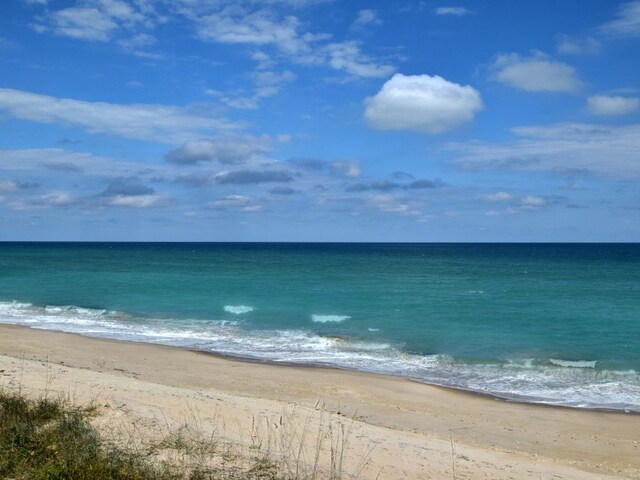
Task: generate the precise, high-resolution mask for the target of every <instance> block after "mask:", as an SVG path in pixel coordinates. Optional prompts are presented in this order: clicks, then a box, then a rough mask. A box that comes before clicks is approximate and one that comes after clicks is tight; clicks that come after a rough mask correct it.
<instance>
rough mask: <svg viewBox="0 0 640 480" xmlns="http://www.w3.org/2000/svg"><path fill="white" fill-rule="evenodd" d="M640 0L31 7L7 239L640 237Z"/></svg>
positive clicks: (108, 2) (3, 219) (7, 67)
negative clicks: (616, 0) (627, 0)
mask: <svg viewBox="0 0 640 480" xmlns="http://www.w3.org/2000/svg"><path fill="white" fill-rule="evenodd" d="M639 58H640V1H638V0H636V1H631V2H614V1H601V0H598V1H590V0H563V1H562V2H557V1H535V2H534V1H517V2H516V1H513V0H505V1H499V0H491V1H488V0H487V1H473V2H472V1H467V2H446V1H435V0H434V1H409V0H407V1H394V2H388V1H369V2H362V1H355V0H353V1H347V0H265V1H257V0H235V1H231V0H77V1H71V0H8V1H4V2H2V4H1V5H0V69H1V72H2V75H0V225H2V228H1V229H0V240H109V241H110V240H164V241H417V242H429V241H634V242H637V241H640V187H639V183H638V181H639V179H640V62H639V61H638V59H639Z"/></svg>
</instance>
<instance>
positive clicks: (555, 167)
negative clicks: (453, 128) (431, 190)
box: [448, 123, 640, 178]
mask: <svg viewBox="0 0 640 480" xmlns="http://www.w3.org/2000/svg"><path fill="white" fill-rule="evenodd" d="M512 132H513V133H514V134H515V135H516V137H519V138H516V139H515V140H512V141H507V142H496V143H488V142H466V143H451V144H449V145H448V149H449V150H451V151H452V152H454V153H455V154H456V158H455V163H456V164H457V165H458V166H459V167H461V168H463V169H467V170H473V169H486V168H490V169H514V170H529V171H547V172H555V173H558V174H562V175H566V173H567V172H580V173H581V174H592V175H602V176H610V177H615V178H628V177H640V162H638V152H640V124H635V125H624V126H615V125H613V126H612V125H597V124H581V123H562V124H553V125H546V126H530V127H519V128H514V129H512Z"/></svg>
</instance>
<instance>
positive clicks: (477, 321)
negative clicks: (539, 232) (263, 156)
mask: <svg viewBox="0 0 640 480" xmlns="http://www.w3.org/2000/svg"><path fill="white" fill-rule="evenodd" d="M0 322H4V323H16V324H23V325H30V326H32V327H37V328H47V329H57V330H65V331H73V332H79V333H83V334H86V335H95V336H105V337H111V338H120V339H130V340H141V341H149V342H159V343H167V344H172V345H181V346H189V347H195V348H202V349H206V350H210V351H215V352H220V353H226V354H231V355H237V356H243V357H251V358H260V359H265V360H270V361H276V362H278V361H286V362H297V363H313V364H324V365H334V366H339V367H346V368H354V369H360V370H366V371H374V372H380V373H388V374H394V375H402V376H407V377H411V378H416V379H419V380H423V381H426V382H430V383H436V384H442V385H448V386H453V387H457V388H463V389H469V390H473V391H479V392H484V393H489V394H493V395H498V396H502V397H506V398H511V399H516V400H522V401H531V402H545V403H553V404H563V405H570V406H583V407H595V408H613V409H627V410H640V376H639V374H638V372H640V245H636V244H201V243H194V244H187V243H179V244H176V243H173V244H159V243H144V244H126V243H125V244H122V243H116V244H108V243H0Z"/></svg>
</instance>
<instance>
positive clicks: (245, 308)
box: [224, 305, 255, 315]
mask: <svg viewBox="0 0 640 480" xmlns="http://www.w3.org/2000/svg"><path fill="white" fill-rule="evenodd" d="M254 310H255V308H254V307H252V306H250V305H225V306H224V311H225V312H228V313H233V314H234V315H242V314H243V313H249V312H253V311H254Z"/></svg>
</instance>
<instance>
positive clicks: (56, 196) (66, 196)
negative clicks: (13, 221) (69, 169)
mask: <svg viewBox="0 0 640 480" xmlns="http://www.w3.org/2000/svg"><path fill="white" fill-rule="evenodd" d="M76 202H77V200H76V199H75V198H74V197H73V196H72V195H71V194H70V193H68V192H63V191H56V192H51V193H48V194H46V195H41V196H39V197H34V198H29V199H26V200H18V201H15V202H11V203H10V204H9V206H10V207H11V208H12V209H13V210H41V209H44V208H51V207H68V206H70V205H73V204H75V203H76Z"/></svg>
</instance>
